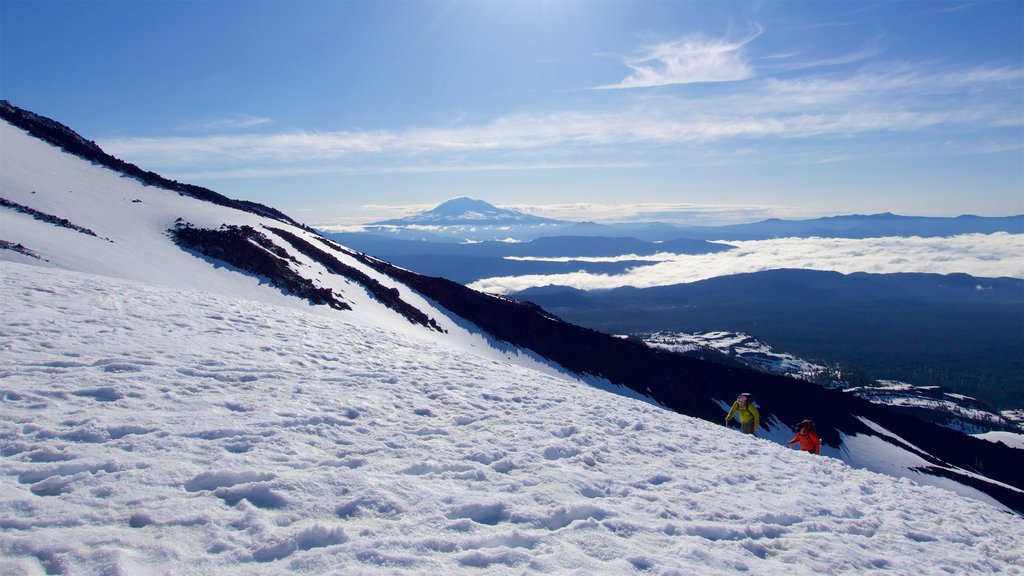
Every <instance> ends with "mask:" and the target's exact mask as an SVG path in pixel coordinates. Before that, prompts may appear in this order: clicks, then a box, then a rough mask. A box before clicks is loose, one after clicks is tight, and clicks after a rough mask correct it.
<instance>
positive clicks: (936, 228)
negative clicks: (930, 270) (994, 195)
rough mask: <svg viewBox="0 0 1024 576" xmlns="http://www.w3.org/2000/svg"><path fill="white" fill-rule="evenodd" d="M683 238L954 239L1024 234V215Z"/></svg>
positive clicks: (889, 220) (889, 218)
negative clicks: (970, 235)
mask: <svg viewBox="0 0 1024 576" xmlns="http://www.w3.org/2000/svg"><path fill="white" fill-rule="evenodd" d="M682 232H683V233H682V234H681V235H680V236H681V237H686V238H701V239H707V240H759V239H767V238H783V237H798V238H807V237H812V236H817V237H821V238H880V237H887V236H922V237H932V236H955V235H957V234H975V233H978V234H993V233H995V232H1009V233H1011V234H1024V215H1017V216H1005V217H984V216H971V215H964V216H957V217H956V218H945V217H924V216H899V215H896V214H890V213H885V214H873V215H867V216H865V215H850V216H832V217H829V218H815V219H811V220H780V219H777V218H773V219H771V220H764V221H762V222H754V223H751V224H736V225H731V226H711V227H692V228H686V229H684V230H683V231H682Z"/></svg>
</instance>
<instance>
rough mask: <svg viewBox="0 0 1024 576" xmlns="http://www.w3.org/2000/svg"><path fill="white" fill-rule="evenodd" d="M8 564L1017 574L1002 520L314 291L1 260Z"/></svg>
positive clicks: (0, 510) (137, 570) (1012, 525)
mask: <svg viewBox="0 0 1024 576" xmlns="http://www.w3.org/2000/svg"><path fill="white" fill-rule="evenodd" d="M0 267H2V268H0V270H2V278H3V283H2V287H0V290H2V291H0V297H2V300H3V302H4V307H5V313H4V314H3V317H2V324H0V349H2V350H4V362H3V380H2V384H0V398H2V399H3V401H2V403H0V454H2V455H3V456H2V460H0V462H2V470H3V473H2V474H0V528H2V531H0V572H2V573H4V574H43V573H48V574H133V575H134V574H170V573H175V574H179V573H181V574H283V573H303V574H405V573H408V574H440V573H446V574H463V573H464V574H480V573H488V574H522V573H552V574H558V573H561V574H569V573H571V574H630V573H650V574H730V573H754V574H780V573H787V574H839V573H846V574H859V573H865V572H873V571H880V572H879V573H889V574H949V573H956V574H995V573H1006V574H1013V573H1019V566H1020V564H1021V562H1022V561H1024V553H1022V551H1024V521H1022V520H1021V519H1020V517H1018V516H1015V515H1012V514H1008V513H1005V512H1002V511H1000V510H998V509H997V508H994V507H992V506H989V505H987V504H983V503H981V502H977V501H975V500H971V499H965V498H962V497H959V496H957V495H955V494H953V493H952V492H948V491H945V490H940V489H938V488H932V487H925V486H920V485H917V484H915V483H912V482H909V481H907V480H897V479H895V478H892V477H889V476H885V475H881V474H876V473H871V472H867V471H864V470H857V469H854V468H852V467H850V466H847V465H845V464H843V463H842V462H841V461H839V460H836V459H833V458H827V457H814V456H811V455H808V454H806V453H802V452H798V451H795V450H787V449H785V448H783V447H780V446H778V445H777V444H775V443H773V442H770V441H767V440H763V439H757V438H751V437H747V436H743V435H741V434H739V433H738V432H736V431H734V430H733V431H730V430H726V429H725V428H723V427H721V426H716V425H713V424H710V423H707V422H704V421H701V420H697V419H694V418H689V417H686V416H680V415H677V414H674V413H672V412H669V411H666V410H664V409H662V408H660V407H658V406H656V405H654V404H651V403H649V402H645V401H642V400H638V399H627V398H623V397H622V396H618V395H614V394H611V393H608V392H605V391H601V390H599V389H596V388H594V387H592V386H589V385H587V384H585V383H582V382H579V381H577V380H575V379H572V378H569V377H566V376H558V375H552V374H543V373H541V372H539V371H537V370H533V369H530V368H526V367H523V366H519V365H516V364H515V363H512V362H509V361H503V360H500V359H494V358H488V357H486V356H482V355H479V354H474V353H471V352H467V351H464V350H459V349H456V348H453V347H451V346H449V345H447V344H444V343H438V342H428V341H424V340H423V339H420V338H416V337H413V336H411V335H410V334H407V333H403V332H402V331H399V330H395V329H394V327H378V326H370V325H367V324H365V323H362V322H356V321H352V320H349V319H348V317H346V316H344V315H343V314H341V313H338V314H336V315H335V316H334V317H331V316H327V315H324V314H320V313H317V311H316V309H315V308H312V309H299V308H297V307H295V306H291V305H286V304H282V303H270V302H266V301H258V300H252V299H244V298H238V297H232V296H228V295H221V294H214V293H210V292H200V291H195V290H185V289H179V288H168V287H163V286H157V285H154V284H152V283H140V282H136V281H128V280H121V279H114V278H107V277H101V276H96V275H87V274H81V273H75V272H67V271H61V270H54V269H47V268H44V267H40V266H28V265H24V264H14V263H3V264H0Z"/></svg>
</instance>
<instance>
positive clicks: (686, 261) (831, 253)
mask: <svg viewBox="0 0 1024 576" xmlns="http://www.w3.org/2000/svg"><path fill="white" fill-rule="evenodd" d="M728 244H731V245H734V246H736V249H735V250H729V251H727V252H719V253H716V254H700V255H677V256H674V257H672V258H666V257H664V256H660V257H659V258H660V259H661V261H659V262H656V263H654V264H651V265H649V266H637V267H635V268H631V269H629V270H627V271H626V272H625V273H623V274H614V275H610V274H592V273H588V272H576V273H572V274H554V275H531V276H509V277H499V278H487V279H484V280H479V281H477V282H474V283H473V284H471V285H470V287H471V288H474V289H476V290H482V291H485V292H493V293H499V294H507V293H510V292H517V291H520V290H525V289H527V288H531V287H537V286H550V285H555V286H570V287H573V288H578V289H581V290H600V289H610V288H619V287H623V286H633V287H636V288H650V287H654V286H668V285H671V284H681V283H687V282H696V281H699V280H706V279H708V278H714V277H717V276H726V275H730V274H741V273H746V272H760V271H764V270H772V269H778V268H802V269H810V270H831V271H836V272H842V273H844V274H849V273H853V272H872V273H878V274H891V273H898V272H925V273H936V274H952V273H966V274H971V275H973V276H979V277H1003V276H1005V277H1014V278H1024V261H1022V260H1021V258H1020V254H1022V253H1024V234H1007V233H998V234H965V235H961V236H953V237H946V238H919V237H913V238H867V239H844V238H781V239H775V240H755V241H746V242H733V241H730V242H728Z"/></svg>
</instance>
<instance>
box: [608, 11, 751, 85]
mask: <svg viewBox="0 0 1024 576" xmlns="http://www.w3.org/2000/svg"><path fill="white" fill-rule="evenodd" d="M761 32H762V29H761V27H760V26H758V27H757V30H756V31H755V32H754V33H752V34H751V35H749V36H748V37H746V38H743V39H741V40H738V41H728V40H724V39H711V38H706V37H703V36H692V37H688V38H684V39H681V40H675V41H670V42H661V43H657V44H652V45H650V46H647V47H645V48H644V49H643V50H641V51H640V53H639V54H638V55H635V56H630V57H625V58H623V62H624V63H625V64H626V66H628V67H629V68H630V69H631V70H632V74H630V75H629V76H627V77H626V78H624V79H623V80H622V81H620V82H618V83H615V84H609V85H605V86H598V87H597V88H598V89H603V90H615V89H628V88H653V87H656V86H670V85H673V84H697V83H703V82H734V81H737V80H746V79H748V78H751V77H753V75H754V69H753V67H752V65H751V63H750V61H749V59H748V57H747V55H746V53H745V52H744V47H745V46H746V45H747V44H749V43H750V42H751V41H753V40H754V39H755V38H757V37H758V36H759V35H760V34H761Z"/></svg>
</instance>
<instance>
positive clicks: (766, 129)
mask: <svg viewBox="0 0 1024 576" xmlns="http://www.w3.org/2000/svg"><path fill="white" fill-rule="evenodd" d="M1022 83H1024V71H1022V69H1020V68H1018V67H1011V66H1002V67H1000V66H973V67H955V68H954V67H940V66H934V65H933V66H930V67H926V66H924V65H918V66H910V65H906V64H896V65H889V66H881V65H873V66H869V67H864V68H862V69H860V70H857V71H855V72H853V73H850V74H846V75H823V76H822V75H819V76H803V77H799V78H764V79H759V80H753V81H751V82H744V83H741V84H736V85H734V86H731V87H729V88H728V89H725V90H721V91H716V93H715V94H714V95H689V96H681V95H664V94H662V95H651V94H647V95H642V96H637V97H628V98H625V101H622V99H614V100H615V101H614V102H613V103H606V102H600V103H598V104H594V105H592V106H591V107H590V108H588V109H575V110H555V111H537V112H519V113H509V114H505V115H500V116H497V117H495V118H494V119H492V120H490V121H485V122H478V123H462V124H457V125H433V126H410V127H405V128H392V129H379V130H343V131H328V132H312V131H304V132H287V133H276V134H274V133H269V134H268V133H243V134H216V135H200V136H195V137H187V136H170V137H157V138H132V137H121V138H113V139H107V140H102V139H101V142H100V144H101V146H103V148H104V149H106V150H107V151H108V152H110V153H112V154H114V155H117V156H119V157H123V158H125V159H127V160H130V161H132V162H136V163H139V164H141V165H145V166H150V167H153V168H155V169H160V170H164V171H171V172H173V173H174V174H176V175H179V176H180V175H195V174H202V175H203V177H209V178H249V177H257V176H261V175H275V174H276V175H297V174H303V173H306V174H316V173H321V174H322V173H389V172H390V173H410V172H423V171H466V170H495V169H535V168H538V167H539V168H541V169H558V168H559V167H565V168H572V167H579V166H583V165H592V166H601V165H604V166H636V165H638V164H637V162H638V160H637V158H638V156H637V153H638V152H640V151H645V150H649V151H652V152H655V154H653V155H645V156H643V157H642V158H643V162H652V161H657V160H656V158H657V154H658V153H662V152H663V151H664V150H667V149H670V148H672V147H675V148H677V149H679V150H681V151H683V152H689V156H688V157H689V158H691V159H696V158H697V157H698V155H699V154H707V153H709V152H713V151H714V149H715V148H714V147H715V146H729V145H732V144H736V143H739V142H743V141H747V142H749V141H767V140H772V141H778V142H782V141H787V142H792V141H795V140H800V139H805V140H808V141H810V140H811V139H814V138H818V137H828V138H830V139H832V141H833V142H834V141H836V140H837V139H845V140H852V139H858V138H861V137H863V136H865V135H881V134H920V133H926V132H929V131H931V132H935V133H938V131H939V130H940V129H941V130H944V131H950V130H954V131H956V132H957V133H959V134H970V133H979V132H980V131H982V130H985V129H1005V128H1010V129H1019V128H1020V127H1021V126H1022V125H1024V117H1022V114H1021V110H1020V102H1019V97H1020V86H1021V84H1022ZM1003 136H1004V137H999V136H998V135H991V136H989V137H988V138H987V140H988V141H989V142H996V141H998V142H1005V141H1006V140H1007V137H1005V136H1006V135H1005V134H1004V135H1003ZM1011 136H1012V137H1014V138H1015V139H1016V140H1017V141H1019V136H1017V135H1011ZM940 142H941V141H940ZM1000 146H1001V147H1002V148H1004V149H1005V148H1006V146H1005V145H1004V144H1001V145H1000ZM990 147H991V146H990ZM698 148H699V150H700V152H694V151H695V150H698ZM733 148H734V147H733ZM874 148H875V149H877V146H875V147H874ZM1011 148H1012V147H1011ZM733 151H734V149H733ZM937 151H939V152H942V150H937ZM734 156H735V155H733V157H734ZM682 157H683V156H682V155H680V154H676V155H675V156H674V158H675V159H676V160H675V161H678V159H679V158H682ZM723 157H726V156H723ZM839 157H843V158H848V157H849V152H847V151H844V152H843V153H840V154H837V153H836V152H835V151H833V150H829V151H827V152H825V151H824V150H823V153H822V155H821V157H820V158H808V159H806V162H809V163H815V162H822V161H826V160H834V159H835V158H839Z"/></svg>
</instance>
